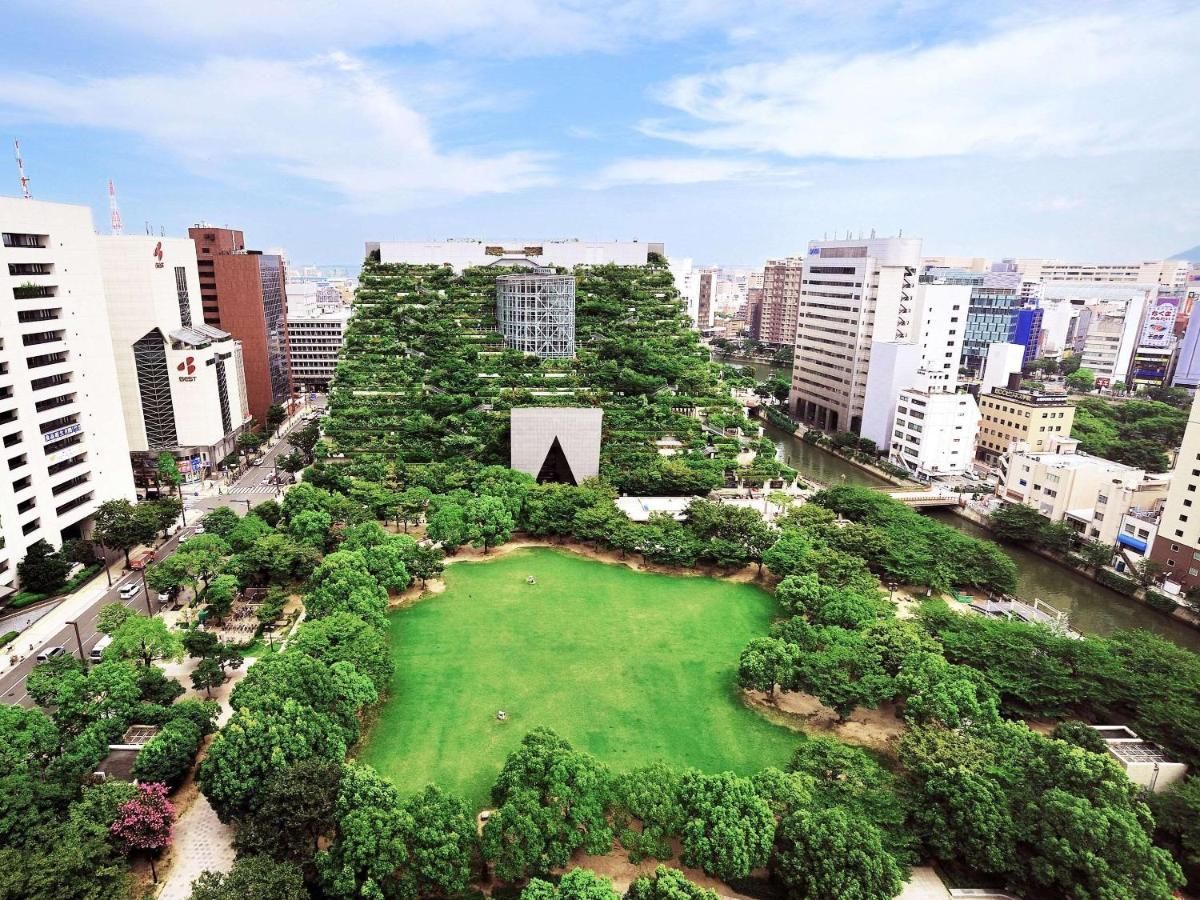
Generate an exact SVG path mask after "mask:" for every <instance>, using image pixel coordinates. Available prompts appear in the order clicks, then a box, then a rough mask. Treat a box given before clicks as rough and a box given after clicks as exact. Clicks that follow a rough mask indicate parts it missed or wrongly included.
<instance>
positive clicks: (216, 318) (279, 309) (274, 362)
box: [188, 225, 292, 424]
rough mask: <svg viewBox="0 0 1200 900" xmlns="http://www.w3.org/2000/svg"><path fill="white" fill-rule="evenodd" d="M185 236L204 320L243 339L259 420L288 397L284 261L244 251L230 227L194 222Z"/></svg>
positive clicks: (249, 390) (253, 410)
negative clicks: (193, 261)
mask: <svg viewBox="0 0 1200 900" xmlns="http://www.w3.org/2000/svg"><path fill="white" fill-rule="evenodd" d="M188 236H189V237H191V238H192V240H193V241H195V243H196V264H197V267H198V268H199V270H200V302H201V306H202V308H203V312H204V321H205V322H206V323H207V324H209V325H212V326H214V327H216V328H220V329H222V330H224V331H228V332H229V333H230V334H232V335H233V336H234V337H235V338H237V339H238V340H239V341H241V344H242V363H243V366H244V367H245V372H246V395H247V400H248V401H249V406H250V414H251V415H252V416H254V418H255V420H256V421H257V422H258V423H260V424H261V423H262V422H263V421H264V420H265V418H266V414H267V408H268V407H269V406H271V405H272V404H276V403H277V404H280V405H281V406H285V407H286V406H287V405H288V403H289V402H290V400H291V399H292V367H291V360H290V358H289V357H288V339H287V289H286V287H285V280H286V274H285V272H284V266H283V259H282V257H280V256H276V255H274V254H269V253H262V252H261V251H258V250H247V249H246V243H245V240H244V238H243V237H242V233H241V232H240V231H234V230H233V229H230V228H214V227H211V226H208V225H197V226H195V227H194V228H189V229H188Z"/></svg>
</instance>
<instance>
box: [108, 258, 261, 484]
mask: <svg viewBox="0 0 1200 900" xmlns="http://www.w3.org/2000/svg"><path fill="white" fill-rule="evenodd" d="M96 241H97V242H98V244H99V248H100V266H101V270H102V272H103V277H104V292H105V295H106V297H107V301H108V320H109V333H110V337H111V341H112V351H111V352H112V355H113V358H114V359H115V361H116V367H117V380H118V383H119V385H120V391H121V405H122V408H123V409H124V419H125V434H126V438H127V440H128V443H129V450H130V453H131V458H132V462H133V472H134V482H135V484H136V485H137V487H138V490H139V492H141V493H143V494H146V493H152V492H153V491H154V490H155V489H156V488H157V487H158V486H159V479H158V478H157V469H158V458H159V455H160V454H162V453H164V452H165V453H170V454H171V455H172V456H173V457H174V458H175V464H176V466H177V467H178V468H179V471H180V474H181V475H182V476H183V479H184V481H185V482H189V483H190V482H195V481H200V480H202V479H204V478H206V477H209V476H211V475H212V473H213V471H214V470H215V469H216V468H217V467H218V466H219V465H220V462H221V460H223V459H224V458H225V457H226V456H228V455H229V454H231V453H233V452H235V451H236V448H237V438H238V435H239V434H241V433H242V431H243V430H244V429H245V427H246V425H247V424H248V423H249V421H250V410H249V406H248V404H247V402H246V379H245V374H244V372H243V368H242V349H241V344H240V343H239V342H238V341H236V340H234V338H233V336H232V335H230V334H229V333H228V332H225V331H222V330H221V329H219V328H214V327H212V326H211V325H206V324H205V323H204V316H203V314H202V310H201V304H200V277H199V274H198V270H197V268H196V245H195V242H193V241H192V240H191V239H190V238H165V237H164V238H157V237H142V236H133V235H130V236H102V237H99V238H96Z"/></svg>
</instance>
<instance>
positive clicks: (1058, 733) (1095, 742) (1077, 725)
mask: <svg viewBox="0 0 1200 900" xmlns="http://www.w3.org/2000/svg"><path fill="white" fill-rule="evenodd" d="M1050 737H1052V738H1054V739H1056V740H1059V741H1066V742H1067V743H1068V744H1073V745H1074V746H1076V747H1082V748H1083V749H1084V750H1088V751H1090V752H1092V753H1107V752H1108V744H1107V743H1106V742H1105V740H1104V738H1102V737H1100V732H1098V731H1096V729H1095V728H1093V727H1092V726H1091V725H1088V724H1087V723H1086V722H1080V721H1078V720H1068V721H1066V722H1059V723H1058V725H1056V726H1055V728H1054V731H1052V732H1050Z"/></svg>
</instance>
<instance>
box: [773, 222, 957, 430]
mask: <svg viewBox="0 0 1200 900" xmlns="http://www.w3.org/2000/svg"><path fill="white" fill-rule="evenodd" d="M920 264H921V241H920V240H919V239H911V238H879V239H876V238H871V239H867V240H841V241H810V242H809V245H808V252H807V254H806V256H805V260H804V270H803V278H802V284H801V290H800V301H799V307H798V310H797V315H796V318H797V322H796V342H795V347H796V351H795V362H794V364H793V369H792V390H791V395H790V397H789V401H790V405H791V407H792V409H793V411H794V413H795V416H796V418H797V419H800V420H801V421H804V422H807V423H809V424H811V425H813V426H815V427H817V428H823V429H825V430H827V431H855V432H858V431H860V430H861V428H862V425H863V408H864V404H865V402H866V394H867V373H868V371H869V370H870V367H871V364H872V359H871V353H872V346H873V345H874V344H875V342H877V341H892V342H896V343H907V342H910V341H911V340H913V339H914V338H915V337H916V335H917V328H916V327H915V326H914V322H915V314H916V301H917V296H916V289H917V274H918V269H919V267H920ZM963 315H964V316H965V307H964V313H963ZM955 362H956V363H957V358H956V359H955Z"/></svg>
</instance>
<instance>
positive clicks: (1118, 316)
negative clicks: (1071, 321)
mask: <svg viewBox="0 0 1200 900" xmlns="http://www.w3.org/2000/svg"><path fill="white" fill-rule="evenodd" d="M1150 293H1153V289H1151V291H1150ZM1146 302H1147V297H1146V296H1145V295H1144V294H1142V295H1139V296H1135V297H1130V298H1129V300H1127V301H1125V302H1122V301H1117V300H1106V301H1103V302H1100V303H1097V304H1095V305H1092V306H1088V307H1085V308H1084V310H1083V311H1082V312H1081V313H1080V315H1079V331H1080V332H1081V333H1082V335H1081V336H1082V347H1081V358H1080V363H1079V365H1080V367H1081V368H1087V369H1091V370H1092V371H1093V372H1094V373H1095V375H1096V384H1097V385H1099V386H1101V387H1110V386H1111V385H1113V384H1115V383H1116V382H1118V381H1125V380H1127V379H1128V377H1129V374H1130V369H1131V367H1132V364H1133V357H1134V353H1135V352H1136V350H1137V348H1138V343H1139V341H1140V340H1141V336H1142V331H1143V329H1144V326H1145V316H1146ZM1077 341H1078V339H1077Z"/></svg>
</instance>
